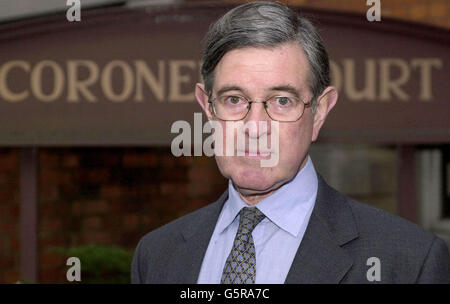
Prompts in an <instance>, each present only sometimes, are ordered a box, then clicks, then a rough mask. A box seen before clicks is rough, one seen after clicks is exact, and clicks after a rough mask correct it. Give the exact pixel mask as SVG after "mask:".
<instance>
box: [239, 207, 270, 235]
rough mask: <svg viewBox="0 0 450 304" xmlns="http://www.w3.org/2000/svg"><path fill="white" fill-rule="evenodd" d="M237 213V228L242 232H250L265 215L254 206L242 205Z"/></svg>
mask: <svg viewBox="0 0 450 304" xmlns="http://www.w3.org/2000/svg"><path fill="white" fill-rule="evenodd" d="M239 214H240V216H241V218H240V221H239V228H240V229H241V232H242V233H244V234H246V233H252V231H253V229H255V227H256V225H258V224H259V222H261V221H262V219H263V218H264V217H265V215H264V214H263V213H262V212H261V211H259V209H258V208H256V207H254V208H250V207H244V208H242V209H241V211H240V213H239Z"/></svg>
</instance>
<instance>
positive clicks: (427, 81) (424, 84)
mask: <svg viewBox="0 0 450 304" xmlns="http://www.w3.org/2000/svg"><path fill="white" fill-rule="evenodd" d="M411 66H412V67H413V68H417V67H418V68H419V69H420V94H419V99H420V100H423V101H426V102H430V101H431V98H432V97H433V95H432V85H431V84H432V79H431V75H432V73H431V72H432V71H431V69H432V68H433V67H435V68H439V69H440V68H442V66H443V64H442V60H441V59H440V58H414V59H413V60H412V61H411Z"/></svg>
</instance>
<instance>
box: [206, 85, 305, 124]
mask: <svg viewBox="0 0 450 304" xmlns="http://www.w3.org/2000/svg"><path fill="white" fill-rule="evenodd" d="M200 90H202V91H203V93H205V95H207V96H208V103H209V104H210V110H211V109H212V111H211V112H212V113H213V114H214V116H215V117H216V118H218V119H220V120H223V121H239V120H243V119H245V118H246V117H247V115H248V113H249V112H250V110H251V105H252V103H262V104H263V105H264V110H265V112H266V114H267V116H269V117H270V119H272V120H274V121H279V122H296V121H298V120H299V119H300V118H302V116H303V114H304V113H305V109H306V108H308V107H310V106H311V105H312V100H313V99H314V98H312V99H311V100H310V101H309V102H304V101H303V100H301V99H298V98H295V99H298V101H299V102H301V103H302V104H303V109H302V111H301V113H300V115H299V116H298V117H297V118H296V119H294V120H280V119H275V118H273V117H272V116H271V115H270V113H269V111H268V106H267V102H268V101H269V100H270V99H271V98H274V97H285V96H272V97H270V98H268V99H266V100H249V99H248V98H246V97H244V96H239V97H242V98H244V99H245V101H246V102H247V103H248V105H247V112H246V113H245V115H244V116H243V117H242V118H239V119H224V118H222V117H220V116H219V115H218V114H217V111H216V108H215V106H214V101H215V100H216V99H217V98H219V97H215V98H211V95H210V94H207V93H206V92H205V91H204V90H203V89H201V88H200Z"/></svg>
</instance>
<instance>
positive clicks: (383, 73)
mask: <svg viewBox="0 0 450 304" xmlns="http://www.w3.org/2000/svg"><path fill="white" fill-rule="evenodd" d="M394 66H395V67H397V68H399V70H400V76H399V77H398V78H396V79H392V78H391V67H394ZM409 77H410V70H409V68H408V64H407V63H406V62H405V60H403V59H399V58H383V59H380V100H381V101H388V100H390V99H391V98H392V97H391V96H392V95H391V93H393V95H396V97H398V98H399V99H400V100H404V101H408V99H409V96H408V94H406V93H405V91H403V89H402V86H403V85H404V84H405V83H407V82H408V80H409Z"/></svg>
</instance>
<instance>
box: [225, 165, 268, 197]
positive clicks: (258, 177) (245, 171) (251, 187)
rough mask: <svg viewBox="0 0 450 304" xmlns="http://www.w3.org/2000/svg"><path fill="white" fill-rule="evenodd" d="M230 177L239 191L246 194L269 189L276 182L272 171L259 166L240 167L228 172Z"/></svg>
mask: <svg viewBox="0 0 450 304" xmlns="http://www.w3.org/2000/svg"><path fill="white" fill-rule="evenodd" d="M230 178H231V180H232V181H233V183H234V184H235V186H237V187H239V188H240V189H241V192H246V193H248V194H252V193H262V192H266V191H270V190H272V188H273V187H274V184H275V183H276V179H275V178H274V176H273V173H272V172H271V171H269V170H267V169H261V168H240V169H239V170H236V171H234V172H233V173H232V174H230Z"/></svg>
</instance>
